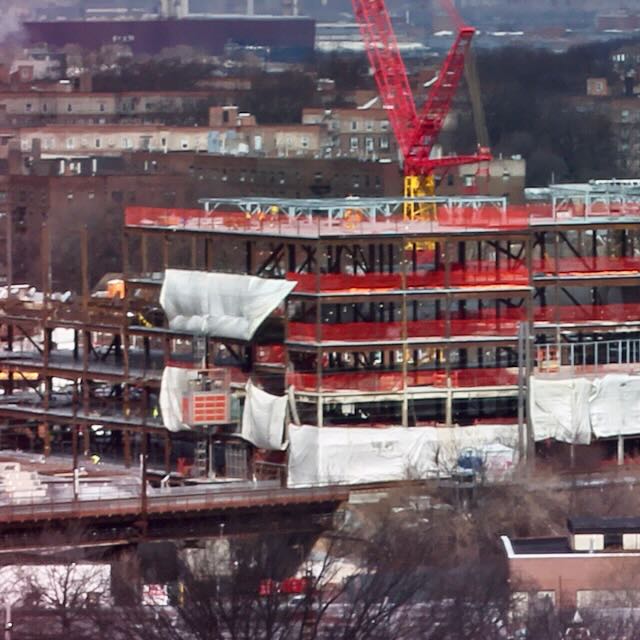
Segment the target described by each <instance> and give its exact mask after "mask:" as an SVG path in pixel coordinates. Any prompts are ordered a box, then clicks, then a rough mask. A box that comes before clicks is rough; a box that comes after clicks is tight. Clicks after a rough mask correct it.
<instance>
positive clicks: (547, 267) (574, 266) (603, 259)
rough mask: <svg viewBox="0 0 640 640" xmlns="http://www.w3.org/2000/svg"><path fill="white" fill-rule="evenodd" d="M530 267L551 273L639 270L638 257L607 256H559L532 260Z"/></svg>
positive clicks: (535, 271) (629, 271) (639, 261)
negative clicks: (556, 259)
mask: <svg viewBox="0 0 640 640" xmlns="http://www.w3.org/2000/svg"><path fill="white" fill-rule="evenodd" d="M532 269H533V271H534V273H544V274H549V275H553V274H556V273H558V274H559V273H562V274H568V275H570V274H587V273H589V274H591V273H593V274H606V273H621V272H627V273H637V272H640V258H610V257H608V256H596V257H588V256H587V257H583V258H578V257H571V258H559V259H558V264H557V267H556V261H555V259H554V258H553V257H549V256H548V257H546V258H544V259H536V260H533V264H532Z"/></svg>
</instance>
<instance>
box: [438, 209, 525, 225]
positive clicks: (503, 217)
mask: <svg viewBox="0 0 640 640" xmlns="http://www.w3.org/2000/svg"><path fill="white" fill-rule="evenodd" d="M437 221H438V224H439V225H440V226H441V227H458V228H470V227H471V228H478V229H514V230H515V229H526V228H527V227H528V226H529V211H528V209H527V208H526V207H520V206H513V205H511V206H509V207H507V209H506V210H501V209H500V208H497V207H494V206H484V207H451V208H449V207H445V206H442V207H438V213H437Z"/></svg>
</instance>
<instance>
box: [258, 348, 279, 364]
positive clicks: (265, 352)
mask: <svg viewBox="0 0 640 640" xmlns="http://www.w3.org/2000/svg"><path fill="white" fill-rule="evenodd" d="M255 357H256V362H257V363H259V364H284V361H285V358H284V345H281V344H270V345H261V346H259V347H257V348H256V356H255Z"/></svg>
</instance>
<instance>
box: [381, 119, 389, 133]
mask: <svg viewBox="0 0 640 640" xmlns="http://www.w3.org/2000/svg"><path fill="white" fill-rule="evenodd" d="M380 131H389V121H388V120H383V121H382V122H381V123H380Z"/></svg>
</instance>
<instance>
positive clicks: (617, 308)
mask: <svg viewBox="0 0 640 640" xmlns="http://www.w3.org/2000/svg"><path fill="white" fill-rule="evenodd" d="M534 319H535V322H539V323H542V322H549V323H555V322H563V323H580V322H640V304H607V305H584V306H577V305H563V306H548V307H541V308H537V309H536V310H535V312H534Z"/></svg>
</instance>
